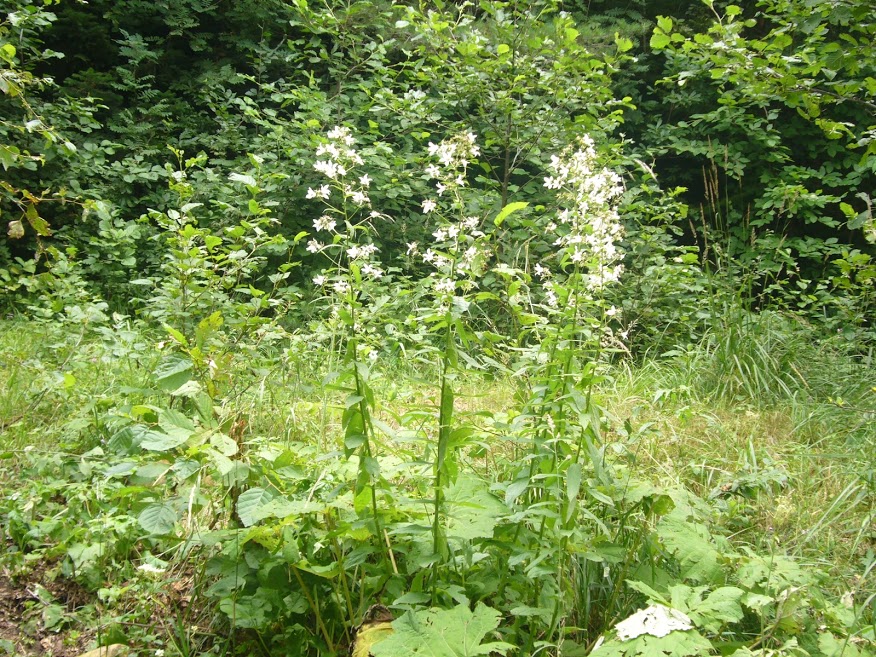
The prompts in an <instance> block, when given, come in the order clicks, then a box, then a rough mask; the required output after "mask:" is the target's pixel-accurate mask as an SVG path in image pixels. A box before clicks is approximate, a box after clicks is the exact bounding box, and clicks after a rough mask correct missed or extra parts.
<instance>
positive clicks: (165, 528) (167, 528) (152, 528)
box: [137, 502, 176, 535]
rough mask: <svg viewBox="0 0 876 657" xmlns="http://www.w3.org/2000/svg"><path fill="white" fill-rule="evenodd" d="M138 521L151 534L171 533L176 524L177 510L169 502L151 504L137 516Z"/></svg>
mask: <svg viewBox="0 0 876 657" xmlns="http://www.w3.org/2000/svg"><path fill="white" fill-rule="evenodd" d="M137 522H138V523H140V526H141V527H142V528H143V529H145V530H146V531H147V532H149V533H150V534H157V535H163V534H169V533H170V532H172V531H173V528H174V526H175V525H176V511H175V510H174V508H173V507H172V506H171V505H170V504H168V503H167V502H162V503H157V504H150V505H149V506H147V507H146V508H145V509H143V510H142V511H141V512H140V515H139V516H137Z"/></svg>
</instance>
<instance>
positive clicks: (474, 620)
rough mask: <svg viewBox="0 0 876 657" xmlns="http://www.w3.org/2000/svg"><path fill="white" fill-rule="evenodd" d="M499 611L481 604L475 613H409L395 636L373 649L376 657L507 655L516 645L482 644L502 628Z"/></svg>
mask: <svg viewBox="0 0 876 657" xmlns="http://www.w3.org/2000/svg"><path fill="white" fill-rule="evenodd" d="M499 616H500V614H499V612H498V611H496V610H495V609H491V608H490V607H487V606H486V605H484V604H483V603H478V605H477V607H475V610H474V612H472V611H471V610H470V609H469V608H468V605H458V606H456V607H454V608H453V609H449V610H445V609H427V610H423V611H417V612H410V611H409V612H407V613H406V614H404V615H403V616H402V617H401V618H399V619H397V620H395V621H393V623H392V629H393V633H392V634H391V635H390V636H388V637H386V638H384V639H383V640H381V641H378V642H377V643H374V644H373V645H372V647H371V654H372V655H373V656H374V657H468V656H470V655H490V654H491V653H493V654H497V655H504V654H506V653H507V652H508V651H509V650H511V649H513V648H514V646H512V645H511V644H508V643H502V642H493V643H482V642H483V640H484V638H486V636H487V634H489V633H490V632H492V631H493V630H495V629H496V628H497V627H498V625H499Z"/></svg>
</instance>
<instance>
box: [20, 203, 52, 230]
mask: <svg viewBox="0 0 876 657" xmlns="http://www.w3.org/2000/svg"><path fill="white" fill-rule="evenodd" d="M24 216H25V217H27V221H28V223H30V225H31V227H32V228H33V229H34V230H35V231H36V232H37V234H38V235H40V236H42V237H48V236H49V235H51V234H52V231H51V229H50V228H49V222H48V221H46V220H45V219H43V218H42V217H41V216H39V214H37V209H36V205H34V204H33V203H31V204H30V205H28V206H27V210H25V212H24Z"/></svg>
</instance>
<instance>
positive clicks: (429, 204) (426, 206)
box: [423, 198, 438, 214]
mask: <svg viewBox="0 0 876 657" xmlns="http://www.w3.org/2000/svg"><path fill="white" fill-rule="evenodd" d="M437 207H438V204H437V203H435V201H433V200H432V199H430V198H428V199H426V200H425V201H423V214H429V213H430V212H433V211H434V210H435V208H437Z"/></svg>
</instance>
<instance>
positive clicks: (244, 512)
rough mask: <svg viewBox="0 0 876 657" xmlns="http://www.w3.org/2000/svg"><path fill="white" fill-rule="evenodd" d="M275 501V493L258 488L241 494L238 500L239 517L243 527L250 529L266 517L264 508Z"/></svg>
mask: <svg viewBox="0 0 876 657" xmlns="http://www.w3.org/2000/svg"><path fill="white" fill-rule="evenodd" d="M273 499H274V494H273V493H271V492H270V491H268V490H265V489H264V488H259V487H258V486H256V487H254V488H250V489H249V490H247V491H244V492H243V493H241V494H240V497H238V498H237V516H238V517H239V518H240V522H242V523H243V526H244V527H249V526H250V525H252V524H254V523H256V522H258V521H259V520H261V519H262V518H263V517H265V516H264V515H262V514H263V511H264V507H265V506H266V505H267V504H268V502H270V501H271V500H273Z"/></svg>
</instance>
